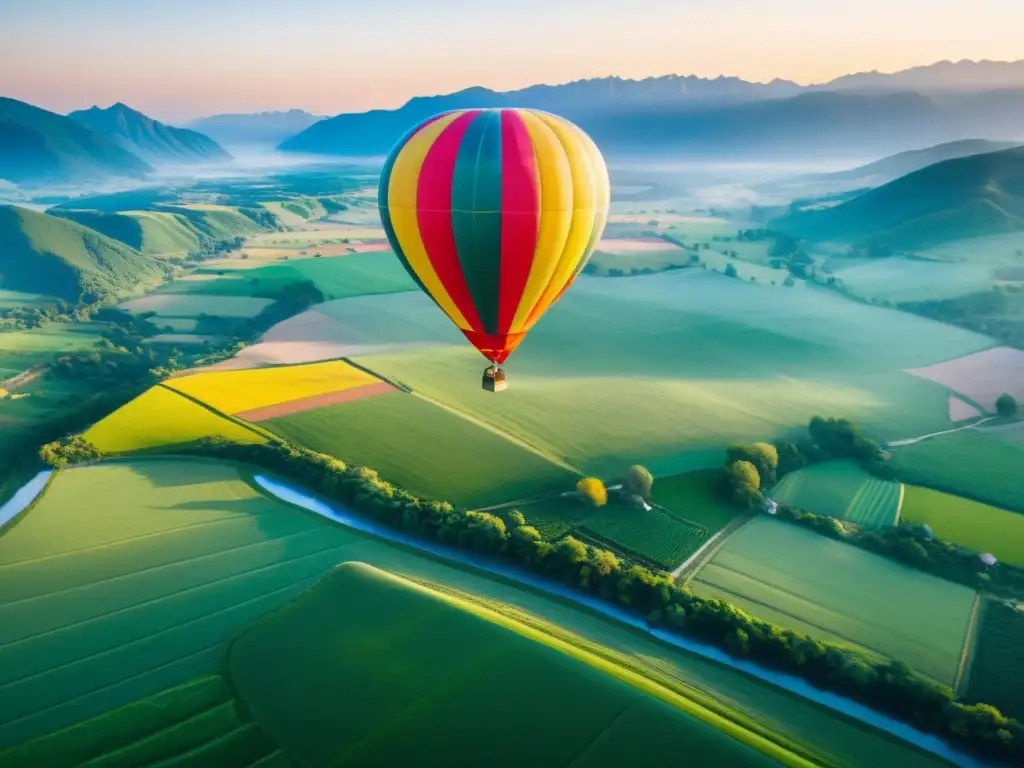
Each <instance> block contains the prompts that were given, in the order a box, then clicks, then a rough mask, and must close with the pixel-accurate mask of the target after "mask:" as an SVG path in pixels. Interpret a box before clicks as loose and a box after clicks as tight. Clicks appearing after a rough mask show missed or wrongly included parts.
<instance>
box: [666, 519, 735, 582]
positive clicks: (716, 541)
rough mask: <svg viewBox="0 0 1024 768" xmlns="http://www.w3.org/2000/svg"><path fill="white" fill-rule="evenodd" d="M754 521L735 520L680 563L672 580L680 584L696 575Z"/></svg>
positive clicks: (673, 573) (673, 572)
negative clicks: (731, 539)
mask: <svg viewBox="0 0 1024 768" xmlns="http://www.w3.org/2000/svg"><path fill="white" fill-rule="evenodd" d="M752 520H754V517H737V518H736V519H734V520H733V521H732V522H730V523H729V524H728V525H727V526H725V528H723V529H722V530H720V531H719V532H718V533H716V534H715V535H714V536H712V537H711V538H710V539H708V540H707V541H706V542H704V544H703V545H702V546H701V548H700V549H698V550H697V551H696V552H694V553H693V554H692V555H690V556H689V557H688V558H686V560H684V561H683V562H682V563H680V564H679V566H678V567H677V568H676V569H675V570H674V571H672V580H673V581H675V582H676V583H679V582H680V581H681V580H682V581H685V580H686V579H685V578H684V577H685V576H688V575H689V574H690V573H695V572H696V571H698V570H699V569H700V567H701V566H702V565H704V563H706V562H707V561H708V560H710V559H711V558H712V557H714V556H715V555H716V554H717V553H718V550H719V549H721V548H722V547H723V546H724V545H725V542H726V541H727V540H728V538H729V537H730V536H732V535H733V534H734V533H736V532H737V531H739V530H740V529H741V528H743V527H744V526H745V525H747V524H748V523H750V522H751V521H752Z"/></svg>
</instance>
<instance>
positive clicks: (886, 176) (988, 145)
mask: <svg viewBox="0 0 1024 768" xmlns="http://www.w3.org/2000/svg"><path fill="white" fill-rule="evenodd" d="M1022 143H1024V142H1022ZM1015 146H1017V143H1015V142H1012V141H988V140H987V139H961V140H959V141H948V142H945V143H943V144H938V145H936V146H934V147H927V148H925V149H911V150H907V151H906V152H899V153H897V154H895V155H890V156H889V157H883V158H882V159H881V160H876V161H875V162H873V163H868V164H867V165H861V166H858V167H857V168H851V169H850V170H848V171H837V172H835V173H818V174H814V175H811V176H805V177H803V180H806V181H809V182H815V183H823V184H830V183H832V182H835V183H836V184H837V185H838V186H842V187H845V188H847V189H854V188H858V187H877V186H881V185H882V184H888V183H889V182H890V181H895V180H896V179H898V178H899V177H900V176H906V175H907V174H908V173H913V172H914V171H919V170H921V169H922V168H927V167H928V166H929V165H934V164H935V163H940V162H942V161H943V160H953V159H955V158H958V157H969V156H971V155H981V154H984V153H986V152H998V151H999V150H1002V149H1011V148H1013V147H1015Z"/></svg>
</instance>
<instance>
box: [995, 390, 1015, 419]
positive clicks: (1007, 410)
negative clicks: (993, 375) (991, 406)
mask: <svg viewBox="0 0 1024 768" xmlns="http://www.w3.org/2000/svg"><path fill="white" fill-rule="evenodd" d="M996 413H998V414H999V415H1000V416H1003V417H1005V418H1010V417H1012V416H1016V415H1017V399H1016V398H1015V397H1014V396H1013V395H1011V394H1010V393H1009V392H1006V393H1003V394H1002V395H1000V396H999V399H998V400H996Z"/></svg>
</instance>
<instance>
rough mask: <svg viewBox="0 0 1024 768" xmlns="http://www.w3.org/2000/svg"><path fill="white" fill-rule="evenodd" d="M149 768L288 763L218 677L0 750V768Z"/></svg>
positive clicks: (280, 767)
mask: <svg viewBox="0 0 1024 768" xmlns="http://www.w3.org/2000/svg"><path fill="white" fill-rule="evenodd" d="M258 761H266V762H265V763H264V762H258ZM274 761H276V762H274ZM152 764H158V765H160V766H163V767H166V768H171V766H182V768H185V766H196V765H209V766H217V767H218V768H248V766H252V765H259V766H261V768H286V766H288V765H289V762H288V760H287V759H286V758H285V756H284V753H282V752H281V751H280V750H278V749H277V746H276V745H275V744H274V743H273V742H272V741H271V739H270V737H269V736H267V734H266V733H265V732H264V731H263V730H261V729H260V727H259V726H258V725H256V724H255V723H253V722H252V721H251V719H249V718H248V717H247V716H246V715H245V714H244V712H243V710H242V709H241V707H240V706H239V702H238V700H237V699H236V698H235V695H234V693H233V692H232V691H231V688H230V685H229V683H228V681H227V680H226V679H225V678H224V677H221V676H219V675H208V676H204V677H199V678H196V679H194V680H190V681H188V682H187V683H183V684H182V685H179V686H175V687H174V688H170V689H168V690H166V691H161V692H160V693H157V694H155V695H153V696H147V697H146V698H144V699H140V700H139V701H135V702H132V703H131V704H127V705H125V706H123V707H118V708H117V709H114V710H111V711H109V712H105V713H104V714H102V715H98V716H96V717H93V718H90V719H88V720H85V721H83V722H80V723H77V724H75V725H72V726H69V727H68V728H64V729H62V730H60V731H57V732H55V733H51V734H47V735H45V736H40V737H38V738H36V739H33V740H31V741H29V742H26V743H24V744H21V745H19V746H17V747H14V748H12V749H10V750H7V751H6V752H4V751H0V768H19V766H46V768H75V766H79V765H103V766H135V765H152Z"/></svg>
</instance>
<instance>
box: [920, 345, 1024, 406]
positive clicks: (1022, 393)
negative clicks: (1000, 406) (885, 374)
mask: <svg viewBox="0 0 1024 768" xmlns="http://www.w3.org/2000/svg"><path fill="white" fill-rule="evenodd" d="M907 373H910V374H913V375H914V376H920V377H921V378H922V379H927V380H928V381H934V382H936V383H938V384H942V385H944V386H946V387H949V388H950V389H951V390H953V391H954V392H958V393H960V394H961V395H964V396H965V397H969V398H970V399H971V400H973V401H974V402H976V403H978V404H979V405H981V406H982V407H983V408H986V409H988V410H995V406H996V399H997V398H998V397H999V396H1000V395H1001V394H1003V393H1009V394H1011V395H1013V396H1014V397H1015V398H1017V400H1022V399H1024V351H1021V350H1019V349H1011V348H1009V347H996V348H995V349H986V350H985V351H984V352H975V353H974V354H971V355H965V356H964V357H958V358H957V359H956V360H948V361H947V362H945V363H938V364H937V365H929V366H926V367H924V368H911V369H909V370H907Z"/></svg>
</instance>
